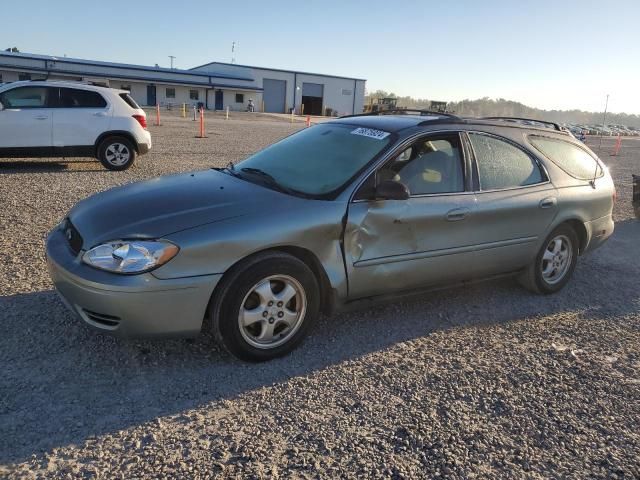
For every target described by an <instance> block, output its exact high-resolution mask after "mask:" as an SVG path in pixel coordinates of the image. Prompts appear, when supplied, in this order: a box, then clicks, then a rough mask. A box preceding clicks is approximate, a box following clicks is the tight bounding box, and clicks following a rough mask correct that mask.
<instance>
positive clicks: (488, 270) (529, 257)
mask: <svg viewBox="0 0 640 480" xmlns="http://www.w3.org/2000/svg"><path fill="white" fill-rule="evenodd" d="M468 139H469V141H470V145H471V148H472V151H473V155H474V159H475V166H476V173H477V178H478V185H477V191H476V211H475V215H474V217H473V219H472V223H473V227H474V228H473V236H474V243H475V244H476V251H475V254H474V262H473V263H474V271H475V273H476V275H478V276H480V277H482V276H486V275H491V274H498V273H506V272H509V271H514V270H517V269H519V268H522V267H524V266H526V265H528V264H529V263H530V262H531V261H533V259H534V258H535V255H536V253H537V248H538V243H539V241H541V240H542V239H543V237H544V236H545V235H546V231H547V229H548V227H549V225H550V224H551V222H552V221H553V218H554V217H555V215H556V213H557V192H556V189H555V187H554V186H553V185H552V184H551V182H550V181H549V178H548V176H547V173H546V171H545V170H544V168H543V167H542V165H541V164H540V163H539V162H538V161H537V159H535V158H534V157H533V156H532V155H531V154H530V153H529V152H527V151H525V150H524V149H522V148H521V147H520V146H518V145H517V144H516V143H514V142H512V141H510V140H508V139H506V138H503V137H499V136H496V135H492V134H487V133H480V132H469V133H468ZM541 237H542V238H541Z"/></svg>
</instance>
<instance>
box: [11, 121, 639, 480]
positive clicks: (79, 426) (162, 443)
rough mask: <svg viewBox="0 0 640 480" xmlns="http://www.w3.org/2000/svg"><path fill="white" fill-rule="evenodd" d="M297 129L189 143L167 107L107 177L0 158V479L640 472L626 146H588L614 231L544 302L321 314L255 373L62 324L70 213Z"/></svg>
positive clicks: (189, 351)
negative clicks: (54, 279)
mask: <svg viewBox="0 0 640 480" xmlns="http://www.w3.org/2000/svg"><path fill="white" fill-rule="evenodd" d="M301 126H302V124H301V123H296V124H293V125H292V124H290V123H288V122H287V121H286V119H276V118H265V117H262V116H259V115H255V116H249V115H247V114H244V115H243V114H235V115H233V116H232V119H231V120H229V121H225V120H224V119H222V118H221V117H215V118H214V117H213V116H212V115H209V116H208V118H207V135H208V138H206V139H196V138H194V136H195V134H196V132H197V127H196V123H195V122H192V121H191V120H189V119H186V120H184V119H181V118H178V117H177V116H176V115H175V114H174V116H173V117H165V118H163V125H162V126H160V127H155V126H151V127H150V129H151V132H152V134H153V140H154V144H155V145H154V149H153V151H152V153H150V154H149V155H147V156H145V157H142V158H141V159H140V160H139V162H138V163H137V165H136V166H135V167H134V168H132V169H131V170H129V171H127V172H121V173H113V172H107V171H105V170H103V169H102V167H101V166H100V165H99V164H98V163H95V162H89V161H82V160H80V161H78V160H74V161H69V162H66V163H51V162H48V161H25V162H22V161H20V162H16V161H7V160H0V205H1V209H0V295H1V296H0V365H1V366H2V367H1V370H0V372H1V373H0V476H8V477H25V478H32V477H33V478H35V477H38V478H44V477H53V478H78V477H80V478H83V477H98V478H154V477H173V478H207V477H217V476H224V477H249V478H262V477H273V478H278V477H302V478H318V477H324V478H336V477H354V476H364V477H395V478H416V477H428V478H439V477H442V478H473V477H485V478H487V477H490V478H497V477H500V478H550V477H555V478H587V477H588V478H619V479H620V478H639V477H640V460H639V458H640V241H639V240H640V222H638V221H636V220H635V219H633V213H632V209H631V205H630V203H631V173H632V172H635V173H640V141H639V140H633V139H625V140H624V142H623V145H622V152H621V154H620V156H618V157H610V156H609V152H610V151H611V150H612V148H613V139H605V140H604V142H603V149H602V157H603V158H604V160H605V161H606V162H607V163H608V164H609V165H610V168H611V171H612V173H613V176H614V178H615V180H616V184H617V188H618V203H617V205H616V209H615V219H616V222H617V225H616V232H615V234H614V236H613V237H612V239H611V240H610V241H609V242H608V244H607V245H605V246H604V247H603V248H601V249H600V250H598V251H596V252H595V253H593V254H591V255H588V256H586V257H584V258H581V259H580V262H579V264H578V268H577V269H576V272H575V276H574V279H573V281H572V282H571V283H570V284H569V286H568V288H566V289H565V290H564V291H562V292H561V293H559V294H557V295H554V296H550V297H541V296H536V295H532V294H530V293H528V292H526V291H524V290H522V289H521V288H519V287H518V286H517V285H516V284H515V283H514V282H513V281H512V280H501V281H495V282H489V283H484V284H479V285H477V286H474V287H469V288H464V289H455V290H449V291H445V292H439V293H431V294H428V295H424V296H422V297H421V298H418V299H415V300H412V301H407V302H403V303H398V304H394V305H388V306H385V307H382V308H376V309H375V310H361V311H357V312H352V313H349V314H340V315H336V316H334V317H331V318H322V319H321V321H320V322H319V323H318V324H317V326H316V328H315V330H314V331H313V333H312V335H311V337H310V338H309V339H308V340H307V342H306V343H305V344H304V345H303V346H302V347H301V348H299V349H298V350H296V351H295V352H294V353H293V354H291V355H289V356H288V357H286V358H283V359H280V360H277V361H273V362H270V363H267V364H261V365H249V364H244V363H240V362H238V361H235V360H233V359H232V358H230V357H229V356H227V355H224V354H223V353H222V352H220V351H219V349H218V348H217V347H216V346H215V344H214V343H213V341H212V339H211V338H210V337H209V336H206V335H203V336H201V337H199V338H198V339H197V340H195V341H193V342H187V341H184V340H174V341H154V342H148V341H133V340H131V341H124V340H118V339H114V338H111V337H108V336H104V335H101V334H97V333H95V332H93V331H90V330H89V329H88V328H86V327H85V326H84V325H82V324H81V323H80V322H79V321H78V320H77V319H76V318H74V317H73V316H72V315H70V314H69V313H68V312H67V311H66V310H65V308H64V306H63V305H62V303H61V302H60V301H59V300H58V298H57V296H56V295H55V293H54V292H53V291H52V285H51V282H50V281H49V278H48V275H47V272H46V268H45V262H44V254H43V250H44V249H43V240H44V237H45V235H46V232H47V231H48V230H49V229H51V228H52V227H53V226H54V225H55V224H56V223H57V222H58V221H59V220H60V219H61V218H62V217H63V216H64V214H65V212H66V211H67V210H68V209H69V208H70V207H71V206H72V205H73V204H74V203H75V202H76V201H78V200H80V199H82V198H84V197H86V196H87V195H90V194H92V193H94V192H97V191H101V190H104V189H107V188H109V187H111V186H114V185H118V184H123V183H127V182H131V181H135V180H141V179H146V178H152V177H155V176H158V175H161V174H165V173H170V172H177V171H187V170H194V169H204V168H208V167H210V166H214V165H223V164H225V163H227V162H228V161H230V160H239V159H241V158H242V157H244V156H245V155H247V154H248V153H250V152H252V151H254V150H256V149H258V148H260V147H263V146H265V145H267V144H269V143H271V142H273V141H274V140H276V139H278V138H280V137H282V136H284V135H287V134H288V133H290V132H292V131H294V130H295V129H298V128H301ZM589 143H590V144H592V143H594V141H591V140H590V141H589ZM595 144H596V145H597V140H595ZM114 215H117V212H114Z"/></svg>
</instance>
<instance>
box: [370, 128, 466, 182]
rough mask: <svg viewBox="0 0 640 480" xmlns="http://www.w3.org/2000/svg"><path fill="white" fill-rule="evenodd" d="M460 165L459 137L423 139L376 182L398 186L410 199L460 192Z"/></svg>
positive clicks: (403, 152)
mask: <svg viewBox="0 0 640 480" xmlns="http://www.w3.org/2000/svg"><path fill="white" fill-rule="evenodd" d="M462 162H463V160H462V154H461V148H460V139H459V137H458V135H447V136H439V137H429V138H422V139H420V140H418V141H417V142H415V143H413V144H412V145H411V146H410V147H408V148H406V149H405V150H403V151H402V152H400V153H399V154H398V155H397V156H396V157H395V158H394V159H392V160H391V161H390V162H388V163H386V164H385V165H384V166H383V167H382V168H381V169H380V170H378V173H377V180H376V181H377V183H378V184H379V183H380V182H383V181H385V180H395V181H397V182H401V183H403V184H405V185H406V186H407V188H408V189H409V193H410V194H411V195H430V194H438V193H455V192H463V191H464V169H463V163H462Z"/></svg>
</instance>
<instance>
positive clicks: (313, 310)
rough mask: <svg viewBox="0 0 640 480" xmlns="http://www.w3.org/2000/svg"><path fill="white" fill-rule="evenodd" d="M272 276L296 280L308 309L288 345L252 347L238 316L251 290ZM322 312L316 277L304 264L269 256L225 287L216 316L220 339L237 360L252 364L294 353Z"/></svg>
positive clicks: (293, 258)
mask: <svg viewBox="0 0 640 480" xmlns="http://www.w3.org/2000/svg"><path fill="white" fill-rule="evenodd" d="M271 275H288V276H291V277H293V278H295V279H296V280H297V281H298V282H300V284H301V285H302V288H303V289H304V291H305V295H306V297H307V308H306V312H305V317H304V319H303V320H302V324H301V325H300V327H299V328H298V330H297V332H296V333H295V334H294V335H293V337H291V339H289V340H288V341H287V342H286V343H284V344H282V345H280V346H278V347H276V348H272V349H261V348H256V347H254V346H252V345H250V344H249V343H248V342H247V341H246V340H245V339H244V337H243V336H242V333H241V332H240V325H239V324H238V313H239V312H240V308H241V306H242V302H243V300H244V298H245V296H246V294H247V293H248V292H249V290H250V289H251V288H252V287H253V286H254V285H255V284H256V283H258V282H259V281H260V280H262V279H264V278H266V277H269V276H271ZM319 311H320V292H319V287H318V281H317V280H316V278H315V275H314V274H313V272H312V271H311V269H309V267H307V265H305V264H304V263H303V262H302V261H300V260H298V259H297V258H295V257H290V256H289V255H286V256H285V255H278V256H274V257H273V258H269V257H266V258H264V259H261V260H259V261H258V262H256V263H253V264H251V265H248V266H247V267H245V268H244V269H242V270H240V271H238V272H237V273H236V274H235V275H233V278H232V279H230V281H229V282H228V283H227V285H226V286H225V289H224V292H223V296H222V298H221V303H220V308H219V310H218V315H216V317H214V319H213V321H214V330H215V333H216V337H218V340H219V341H221V343H222V344H223V346H224V347H225V348H226V349H227V351H229V353H231V354H232V355H234V356H235V357H237V358H239V359H241V360H246V361H250V362H262V361H266V360H271V359H273V358H277V357H281V356H283V355H286V354H287V353H289V352H291V351H292V350H293V349H294V348H296V347H297V346H298V345H299V344H300V342H301V341H302V340H303V339H304V337H305V336H306V335H307V332H308V331H309V329H310V328H311V326H312V325H313V323H315V320H316V319H317V317H318V315H319Z"/></svg>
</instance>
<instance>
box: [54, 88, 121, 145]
mask: <svg viewBox="0 0 640 480" xmlns="http://www.w3.org/2000/svg"><path fill="white" fill-rule="evenodd" d="M112 113H113V107H112V106H111V105H109V104H108V102H107V101H106V100H105V98H104V97H103V96H102V95H100V93H98V92H96V91H93V90H83V89H79V88H59V89H58V100H57V105H56V108H55V110H54V112H53V146H54V148H65V147H78V146H93V145H94V144H95V142H96V140H97V139H98V137H99V136H100V134H101V133H103V132H105V131H107V130H108V129H109V126H110V124H111V115H112Z"/></svg>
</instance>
